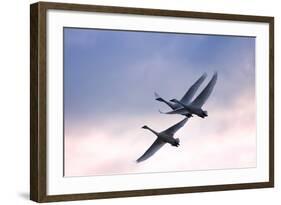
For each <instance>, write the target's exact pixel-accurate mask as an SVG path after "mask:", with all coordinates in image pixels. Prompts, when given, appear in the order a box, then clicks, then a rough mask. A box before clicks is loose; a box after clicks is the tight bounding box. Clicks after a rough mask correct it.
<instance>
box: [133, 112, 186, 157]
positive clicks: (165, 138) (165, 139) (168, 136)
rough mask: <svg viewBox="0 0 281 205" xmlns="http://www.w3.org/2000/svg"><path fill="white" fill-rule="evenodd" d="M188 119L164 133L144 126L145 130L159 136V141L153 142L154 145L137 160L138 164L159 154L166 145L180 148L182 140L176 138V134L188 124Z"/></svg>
mask: <svg viewBox="0 0 281 205" xmlns="http://www.w3.org/2000/svg"><path fill="white" fill-rule="evenodd" d="M187 120H188V118H187V117H186V118H185V119H183V120H182V121H180V122H178V123H177V124H175V125H173V126H171V127H169V128H168V129H166V130H164V131H162V132H156V131H154V130H153V129H151V128H149V127H148V126H146V125H145V126H143V127H142V128H143V129H148V130H150V131H151V132H152V133H154V134H155V135H156V136H157V139H156V140H155V141H154V142H153V144H152V145H151V146H150V147H149V148H148V150H147V151H146V152H145V153H144V154H143V155H142V156H141V157H140V158H138V159H137V162H142V161H144V160H146V159H148V158H149V157H151V156H152V155H153V154H154V153H155V152H157V151H158V150H159V149H160V148H161V147H163V145H165V144H166V143H169V144H171V145H172V146H176V147H177V146H179V144H180V140H179V138H174V134H175V133H176V132H177V131H178V130H179V129H180V128H181V127H183V126H184V124H185V123H186V122H187Z"/></svg>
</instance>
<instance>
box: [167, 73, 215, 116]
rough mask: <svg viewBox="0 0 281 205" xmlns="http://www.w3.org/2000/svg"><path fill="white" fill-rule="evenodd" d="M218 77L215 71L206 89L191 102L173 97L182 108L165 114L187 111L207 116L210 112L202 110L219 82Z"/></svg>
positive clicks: (173, 100)
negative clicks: (187, 102) (184, 101)
mask: <svg viewBox="0 0 281 205" xmlns="http://www.w3.org/2000/svg"><path fill="white" fill-rule="evenodd" d="M217 79H218V74H217V72H215V73H214V75H213V77H212V79H211V80H210V82H209V83H208V85H207V86H206V87H205V88H204V90H203V91H202V92H201V93H200V94H199V95H198V96H197V97H196V98H195V99H194V100H193V101H192V102H191V103H189V104H186V103H183V102H181V101H179V100H177V99H172V100H171V102H174V103H178V104H179V105H181V106H182V108H179V109H176V110H173V111H171V112H166V113H165V114H182V113H185V112H187V113H190V114H194V115H197V116H199V117H202V118H205V117H207V116H208V113H207V111H205V110H202V106H203V105H204V103H205V102H206V101H207V99H208V98H209V96H210V95H211V93H212V91H213V89H214V87H215V84H216V82H217Z"/></svg>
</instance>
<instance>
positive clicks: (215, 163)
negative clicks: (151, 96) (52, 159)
mask: <svg viewBox="0 0 281 205" xmlns="http://www.w3.org/2000/svg"><path fill="white" fill-rule="evenodd" d="M254 100H255V98H254V96H252V94H251V93H249V92H248V93H246V92H245V93H242V94H241V97H240V98H237V99H236V101H235V102H233V103H232V105H230V106H229V108H225V106H224V107H223V108H219V107H215V106H214V105H212V104H210V106H209V107H206V109H208V110H209V116H208V118H206V119H201V118H197V117H193V118H192V119H191V120H190V121H189V122H188V123H187V124H186V125H185V127H184V128H183V129H181V130H180V131H179V132H178V133H177V136H176V137H179V138H180V140H181V142H180V144H181V145H180V146H179V147H178V148H175V147H172V146H170V145H168V144H167V145H165V146H164V147H163V148H162V149H161V150H159V151H158V152H157V153H156V154H155V155H154V156H153V157H151V158H150V159H148V160H147V161H145V162H143V163H139V164H137V163H135V160H136V159H137V158H138V157H139V156H140V155H141V154H143V152H144V151H145V150H146V149H147V148H148V147H149V146H150V145H151V144H152V142H153V141H154V139H155V138H156V137H155V136H154V135H153V134H152V133H150V132H148V131H147V130H142V129H140V127H141V126H142V125H144V124H147V125H149V126H150V127H152V128H154V129H155V130H158V131H161V130H163V129H165V128H167V127H169V126H170V125H172V124H174V123H175V122H177V121H178V120H180V119H182V117H181V116H165V115H160V114H158V113H155V115H153V116H148V115H144V116H138V117H132V116H122V117H119V118H118V119H117V118H115V119H105V120H103V121H101V122H100V123H97V122H94V121H91V120H90V121H87V122H84V123H83V124H76V125H75V124H73V125H72V126H68V127H66V130H65V135H66V136H65V175H66V176H89V175H110V174H128V173H145V172H168V171H186V170H208V169H230V168H246V167H255V166H256V122H255V119H256V114H255V111H256V110H255V106H253V105H255V102H254Z"/></svg>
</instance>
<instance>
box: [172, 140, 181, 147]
mask: <svg viewBox="0 0 281 205" xmlns="http://www.w3.org/2000/svg"><path fill="white" fill-rule="evenodd" d="M179 145H180V139H179V138H176V139H175V140H174V142H173V143H172V146H175V147H178V146H179Z"/></svg>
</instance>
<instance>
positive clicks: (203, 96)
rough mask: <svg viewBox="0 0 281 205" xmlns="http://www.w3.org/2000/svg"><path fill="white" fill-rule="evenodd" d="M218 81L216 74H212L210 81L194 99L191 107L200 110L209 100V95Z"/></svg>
mask: <svg viewBox="0 0 281 205" xmlns="http://www.w3.org/2000/svg"><path fill="white" fill-rule="evenodd" d="M217 79H218V74H217V72H215V73H214V75H213V77H212V79H211V80H210V82H209V83H208V85H207V86H206V87H205V88H204V90H203V91H202V92H201V93H200V94H199V95H198V96H197V97H196V98H195V100H194V101H193V102H192V103H191V106H193V107H198V108H201V107H202V106H203V105H204V103H205V102H206V101H207V99H208V98H209V96H210V94H211V93H212V91H213V89H214V87H215V85H216V82H217Z"/></svg>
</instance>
